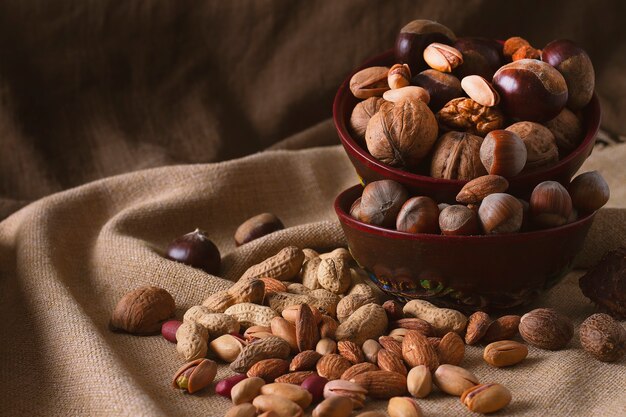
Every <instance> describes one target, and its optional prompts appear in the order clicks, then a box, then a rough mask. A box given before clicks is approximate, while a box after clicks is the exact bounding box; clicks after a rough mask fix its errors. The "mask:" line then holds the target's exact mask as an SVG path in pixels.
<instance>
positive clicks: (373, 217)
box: [360, 180, 409, 228]
mask: <svg viewBox="0 0 626 417" xmlns="http://www.w3.org/2000/svg"><path fill="white" fill-rule="evenodd" d="M408 196H409V195H408V192H407V191H406V189H405V188H404V187H403V186H402V185H400V184H399V183H397V182H395V181H392V180H381V181H374V182H371V183H369V184H367V185H366V186H365V188H364V189H363V195H362V196H361V211H360V219H361V221H363V222H365V223H369V224H373V225H375V226H382V227H386V228H391V227H393V225H394V224H395V222H396V217H397V216H398V213H399V212H400V209H401V208H402V205H403V204H404V202H405V201H406V200H407V199H408Z"/></svg>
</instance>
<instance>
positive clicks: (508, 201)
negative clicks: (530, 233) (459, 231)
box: [478, 193, 524, 235]
mask: <svg viewBox="0 0 626 417" xmlns="http://www.w3.org/2000/svg"><path fill="white" fill-rule="evenodd" d="M523 216H524V209H523V207H522V203H520V202H519V200H518V199H517V198H515V197H513V196H512V195H510V194H505V193H493V194H489V195H488V196H487V197H485V198H484V199H483V202H482V203H481V204H480V207H479V208H478V218H479V219H480V223H481V224H482V227H483V230H484V231H485V233H486V234H488V235H489V234H498V233H514V232H518V231H519V230H520V228H521V227H522V220H523Z"/></svg>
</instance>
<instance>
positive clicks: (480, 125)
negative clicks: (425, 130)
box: [437, 97, 504, 136]
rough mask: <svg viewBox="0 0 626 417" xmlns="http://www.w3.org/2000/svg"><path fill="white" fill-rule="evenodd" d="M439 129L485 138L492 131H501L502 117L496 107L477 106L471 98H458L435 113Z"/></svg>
mask: <svg viewBox="0 0 626 417" xmlns="http://www.w3.org/2000/svg"><path fill="white" fill-rule="evenodd" d="M437 121H438V122H439V127H440V128H441V129H443V130H446V131H449V130H458V131H461V132H468V133H472V134H474V135H479V136H485V135H486V134H487V133H489V132H491V131H492V130H496V129H501V128H502V126H503V125H504V115H503V114H502V112H501V111H500V110H499V109H498V108H497V107H487V106H483V105H481V104H478V103H477V102H475V101H474V100H472V99H471V98H466V97H459V98H455V99H453V100H450V101H449V102H448V103H447V104H446V105H445V106H444V107H443V108H442V109H441V110H439V112H437Z"/></svg>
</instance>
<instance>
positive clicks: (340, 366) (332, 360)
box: [315, 353, 352, 381]
mask: <svg viewBox="0 0 626 417" xmlns="http://www.w3.org/2000/svg"><path fill="white" fill-rule="evenodd" d="M351 366H352V364H351V363H350V361H349V360H347V359H346V358H344V357H343V356H341V355H338V354H336V353H329V354H327V355H324V356H322V357H321V359H320V360H319V361H318V362H317V365H316V366H315V367H316V369H317V373H318V375H319V376H321V377H324V378H326V379H328V380H329V381H332V380H335V379H339V378H341V375H342V374H343V373H344V372H345V371H346V370H347V369H348V368H350V367H351Z"/></svg>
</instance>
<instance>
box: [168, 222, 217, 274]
mask: <svg viewBox="0 0 626 417" xmlns="http://www.w3.org/2000/svg"><path fill="white" fill-rule="evenodd" d="M166 255H167V258H168V259H171V260H172V261H177V262H182V263H184V264H185V265H189V266H192V267H194V268H199V269H202V270H204V271H205V272H207V273H209V274H213V275H216V274H218V273H219V271H220V265H221V255H220V251H219V250H218V249H217V246H215V244H214V243H213V242H212V241H211V239H209V236H208V235H207V233H206V232H205V231H203V230H200V229H196V230H194V231H193V232H191V233H187V234H186V235H183V236H180V237H178V238H176V239H174V240H173V241H172V242H171V243H170V244H169V246H168V248H167V251H166Z"/></svg>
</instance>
